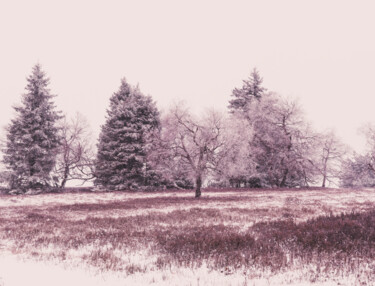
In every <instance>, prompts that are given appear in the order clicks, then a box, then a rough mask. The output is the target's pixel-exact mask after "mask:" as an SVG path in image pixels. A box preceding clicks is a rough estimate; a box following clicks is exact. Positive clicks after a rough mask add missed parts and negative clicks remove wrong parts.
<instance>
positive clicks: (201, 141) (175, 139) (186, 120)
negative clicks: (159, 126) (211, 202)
mask: <svg viewBox="0 0 375 286" xmlns="http://www.w3.org/2000/svg"><path fill="white" fill-rule="evenodd" d="M223 134H224V119H223V115H221V114H220V113H218V112H215V111H208V112H207V113H206V114H205V116H204V117H202V118H200V119H197V118H195V117H194V116H193V115H192V114H191V113H190V112H189V111H188V109H187V108H185V107H183V106H181V105H177V106H175V107H173V108H172V109H171V110H170V112H169V114H168V115H167V116H166V117H165V118H164V121H163V140H164V142H168V144H169V145H168V149H169V150H170V152H171V153H170V158H172V161H174V162H178V165H179V166H182V169H183V170H184V172H185V174H188V175H189V176H190V177H191V178H193V179H194V182H195V197H196V198H199V197H200V196H201V187H202V184H203V181H204V179H205V177H206V176H207V175H208V174H209V173H210V171H215V170H216V167H217V166H218V165H219V164H220V161H221V159H222V158H223V156H222V154H223V152H224V151H225V148H223V147H224V142H223ZM171 165H172V166H176V164H173V163H172V164H171ZM178 170H181V168H178Z"/></svg>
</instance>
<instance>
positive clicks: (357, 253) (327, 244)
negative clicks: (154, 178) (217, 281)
mask: <svg viewBox="0 0 375 286" xmlns="http://www.w3.org/2000/svg"><path fill="white" fill-rule="evenodd" d="M264 192H266V191H264ZM206 193H207V191H206ZM271 194H272V195H276V194H275V193H274V192H272V193H271ZM66 195H69V194H66ZM88 195H90V196H92V195H93V194H88ZM267 195H268V198H269V199H270V200H273V197H272V196H270V193H267ZM254 201H261V198H255V197H253V196H252V192H249V196H236V195H233V196H222V195H220V194H219V195H216V196H212V197H209V196H208V197H202V198H201V199H199V200H196V199H194V198H193V197H179V196H174V197H172V196H171V197H168V196H166V197H157V196H156V197H147V196H145V197H143V198H142V197H137V198H129V199H128V200H124V201H109V202H98V203H74V204H68V205H57V206H55V205H53V206H52V205H51V206H49V205H48V204H47V205H43V206H39V207H36V206H32V205H30V206H22V207H21V206H18V207H10V206H9V207H3V208H1V210H2V211H5V210H6V211H7V215H6V216H3V217H2V218H0V236H1V239H3V240H8V241H10V242H11V243H13V245H14V246H16V249H18V251H20V252H24V253H30V251H31V250H32V251H33V255H41V256H43V255H45V254H43V251H42V248H43V247H47V246H53V247H54V249H56V251H55V253H54V254H53V256H54V257H58V258H60V259H63V260H64V259H68V258H69V257H68V256H69V255H68V254H67V253H68V251H69V250H72V249H84V247H86V246H90V247H91V248H90V249H92V250H91V251H90V252H86V253H83V254H82V257H81V259H83V260H84V261H86V262H87V263H89V264H92V265H95V266H97V267H99V268H105V269H114V270H123V271H126V272H128V273H132V272H134V271H145V269H144V267H143V266H140V265H127V264H126V263H125V262H124V259H123V257H121V256H119V255H118V254H116V253H118V252H119V251H120V252H121V253H129V252H132V251H137V250H142V249H149V251H151V252H150V255H155V256H156V257H157V259H156V261H155V265H156V266H157V267H166V266H169V265H183V266H188V267H195V266H199V265H201V264H202V263H203V262H205V263H206V264H207V265H208V266H209V267H211V268H214V269H238V268H243V267H245V268H247V267H255V268H259V269H265V268H267V269H270V270H272V271H280V270H282V269H287V268H289V267H294V266H295V264H296V263H297V262H298V263H317V264H319V267H325V269H331V268H332V267H334V265H340V267H341V268H342V269H346V270H345V271H347V269H351V267H353V265H354V264H353V263H357V265H358V261H361V263H368V264H369V265H373V261H374V258H375V211H374V210H371V208H372V209H373V206H372V205H371V206H370V205H369V204H367V205H366V207H367V209H369V210H367V211H363V212H361V213H347V214H341V215H328V216H319V217H315V218H313V219H310V220H307V221H302V222H299V223H298V222H296V220H295V218H297V217H298V216H302V215H306V214H309V215H310V214H311V213H314V210H311V209H306V208H305V207H303V206H300V204H301V202H302V201H301V200H298V199H297V198H292V197H289V196H288V197H286V198H285V199H284V205H285V206H282V207H280V208H279V209H277V210H274V209H268V208H264V207H263V208H250V207H249V208H244V207H243V205H242V207H241V208H239V207H236V206H240V204H241V203H244V204H245V205H247V204H248V203H249V202H254ZM224 202H225V203H228V204H229V206H231V207H227V208H225V209H222V208H219V207H217V208H216V207H215V205H216V204H218V205H219V204H222V203H224ZM208 204H209V207H206V208H203V206H207V205H208ZM293 204H295V205H293ZM172 206H173V207H174V209H171V210H170V211H169V212H160V211H159V210H163V209H165V208H166V207H172ZM286 206H289V207H286ZM155 208H156V209H155ZM298 208H299V209H300V210H299V211H298V210H297V209H298ZM142 209H145V210H148V211H146V212H145V213H143V214H138V215H128V216H117V217H111V214H110V211H113V210H119V211H124V212H123V214H126V213H127V212H129V211H131V210H142ZM4 213H5V212H4ZM12 213H13V214H14V216H12ZM67 214H69V215H67ZM82 214H85V215H84V216H82ZM98 214H101V215H100V216H99V217H98V216H97V215H98ZM103 214H104V215H103ZM105 214H108V215H107V216H106V215H105ZM120 214H122V212H121V213H120ZM75 215H76V216H77V219H71V218H72V217H74V216H75ZM262 216H271V217H273V216H276V217H274V218H272V219H268V220H266V221H262V219H260V220H259V221H260V222H258V223H255V224H251V223H250V222H254V217H262ZM246 224H247V225H248V226H245V225H246ZM38 251H39V252H38ZM49 255H50V254H49ZM357 268H358V267H357ZM373 274H374V276H375V273H373ZM374 278H375V277H374Z"/></svg>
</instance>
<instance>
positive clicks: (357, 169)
mask: <svg viewBox="0 0 375 286" xmlns="http://www.w3.org/2000/svg"><path fill="white" fill-rule="evenodd" d="M340 185H341V186H342V187H346V188H358V187H375V172H374V170H373V169H372V162H371V158H370V157H369V156H368V154H365V155H361V154H356V153H354V154H353V156H352V158H348V159H346V160H344V161H343V163H342V168H341V172H340Z"/></svg>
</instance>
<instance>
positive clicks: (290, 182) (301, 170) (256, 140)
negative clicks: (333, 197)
mask: <svg viewBox="0 0 375 286" xmlns="http://www.w3.org/2000/svg"><path fill="white" fill-rule="evenodd" d="M247 118H248V119H249V121H250V123H251V124H252V127H253V132H254V135H253V140H252V141H251V150H252V157H253V158H254V161H255V162H256V165H257V166H256V170H257V173H258V176H259V178H260V180H261V182H262V185H264V186H276V187H295V186H307V185H309V184H310V183H314V179H315V177H316V169H315V167H314V163H313V162H312V158H314V157H315V154H314V152H315V150H316V148H315V146H316V139H317V135H316V134H315V133H314V132H313V131H312V130H311V128H310V126H309V124H308V123H306V121H305V119H304V117H303V113H302V110H301V108H300V107H299V105H298V104H297V102H296V101H290V100H285V99H282V98H280V97H278V96H277V95H275V94H267V95H264V96H263V98H262V100H261V101H260V102H259V103H257V104H256V105H253V106H252V108H251V109H250V110H249V111H248V116H247Z"/></svg>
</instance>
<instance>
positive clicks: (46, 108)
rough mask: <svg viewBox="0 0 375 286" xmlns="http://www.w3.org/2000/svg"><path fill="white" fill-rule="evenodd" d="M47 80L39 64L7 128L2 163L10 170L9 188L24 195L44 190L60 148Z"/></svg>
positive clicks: (56, 114) (58, 117) (59, 117)
mask: <svg viewBox="0 0 375 286" xmlns="http://www.w3.org/2000/svg"><path fill="white" fill-rule="evenodd" d="M48 84H49V79H48V78H47V77H46V74H45V73H44V72H43V71H42V69H41V66H40V65H39V64H37V65H35V66H34V67H33V69H32V73H31V75H30V76H29V77H28V78H27V86H26V93H25V94H24V95H23V97H22V104H21V105H20V106H17V107H15V108H14V109H15V111H16V116H15V118H14V119H13V120H12V121H11V123H10V124H9V126H8V127H7V140H6V147H5V149H4V153H5V154H4V162H5V164H6V165H7V166H8V167H9V169H10V170H11V182H10V187H11V188H13V189H17V190H19V191H21V192H25V191H26V190H28V189H35V188H38V189H46V188H47V187H49V186H50V185H51V176H50V173H51V171H52V169H53V167H54V165H55V160H56V153H57V149H58V147H59V146H60V143H61V138H60V136H59V128H58V125H57V123H58V120H59V119H61V115H60V112H58V111H56V109H55V105H54V103H53V101H52V99H53V97H54V95H52V94H51V93H50V90H49V89H48Z"/></svg>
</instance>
